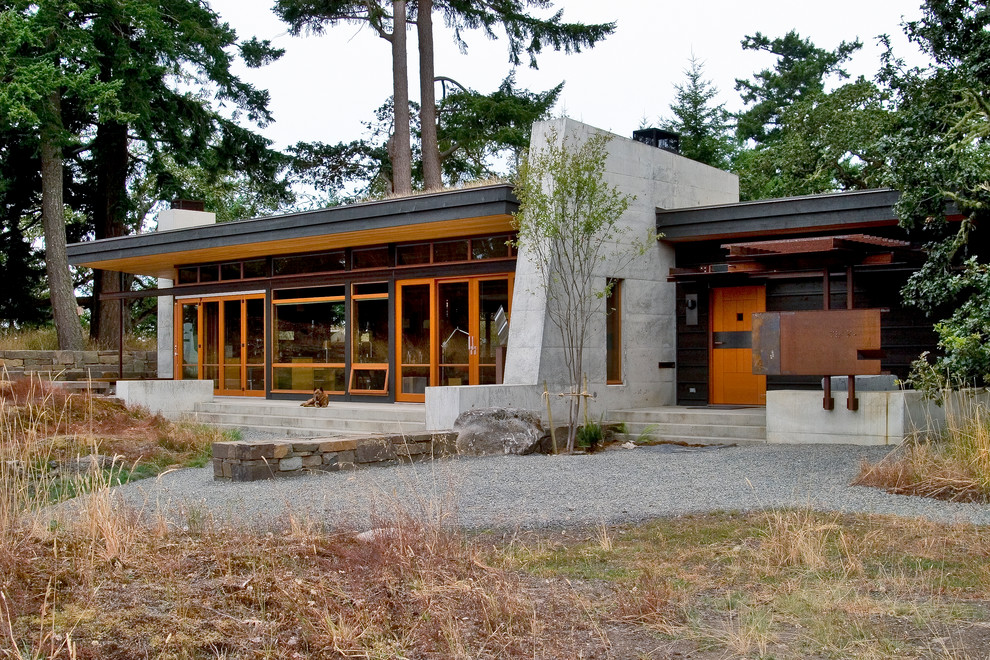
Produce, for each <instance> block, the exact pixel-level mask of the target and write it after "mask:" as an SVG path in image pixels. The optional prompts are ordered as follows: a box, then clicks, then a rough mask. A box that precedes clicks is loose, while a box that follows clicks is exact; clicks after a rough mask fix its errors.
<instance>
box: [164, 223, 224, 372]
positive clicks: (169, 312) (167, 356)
mask: <svg viewBox="0 0 990 660" xmlns="http://www.w3.org/2000/svg"><path fill="white" fill-rule="evenodd" d="M216 221H217V216H216V214H215V213H207V212H205V211H187V210H184V209H165V210H164V211H162V212H161V213H159V214H158V231H169V230H172V229H187V228H189V227H199V226H201V225H212V224H214V223H215V222H216ZM172 285H173V281H172V280H168V279H165V278H159V279H158V288H159V289H169V288H171V287H172ZM174 300H175V299H174V298H173V297H172V296H159V297H158V377H159V378H172V376H173V375H174V374H175V371H174V370H175V363H174V360H173V355H174V350H175V338H174V337H173V334H175V324H174V322H173V316H174V309H175V307H174V306H173V303H174Z"/></svg>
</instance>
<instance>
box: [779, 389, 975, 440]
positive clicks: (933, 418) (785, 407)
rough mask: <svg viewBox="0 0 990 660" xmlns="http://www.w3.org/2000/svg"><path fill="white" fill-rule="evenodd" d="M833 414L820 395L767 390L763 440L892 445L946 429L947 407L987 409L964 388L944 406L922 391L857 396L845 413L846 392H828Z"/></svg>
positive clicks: (970, 391) (860, 394) (953, 410)
mask: <svg viewBox="0 0 990 660" xmlns="http://www.w3.org/2000/svg"><path fill="white" fill-rule="evenodd" d="M833 396H834V398H835V410H824V409H823V408H822V392H820V391H797V390H772V391H769V392H767V442H768V443H788V444H807V443H817V444H836V443H839V444H853V445H895V444H900V443H901V442H903V441H904V440H905V439H907V438H909V437H912V436H914V435H917V434H919V433H934V432H938V431H939V430H940V429H941V428H942V427H943V426H944V425H945V416H946V412H945V411H946V408H948V410H949V411H950V413H952V412H959V411H963V412H964V411H965V410H966V408H967V406H971V405H974V404H981V405H987V404H988V403H990V397H988V396H987V394H986V392H984V391H976V390H966V391H963V392H954V393H952V394H950V395H949V397H947V399H946V402H945V406H944V407H943V406H939V405H938V404H936V403H935V402H933V401H931V400H929V399H926V398H925V395H924V394H922V393H921V392H917V391H914V390H896V391H891V392H857V397H858V398H859V410H857V411H855V412H854V411H850V410H847V409H846V393H845V392H833Z"/></svg>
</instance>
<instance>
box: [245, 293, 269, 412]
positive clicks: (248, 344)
mask: <svg viewBox="0 0 990 660" xmlns="http://www.w3.org/2000/svg"><path fill="white" fill-rule="evenodd" d="M245 307H246V309H245V314H246V315H247V318H246V319H245V321H244V328H245V336H244V344H245V346H244V348H245V354H244V360H245V370H246V373H245V382H244V389H245V390H247V391H248V392H250V393H252V394H257V393H261V394H264V392H265V299H264V298H248V299H247V300H246V301H245Z"/></svg>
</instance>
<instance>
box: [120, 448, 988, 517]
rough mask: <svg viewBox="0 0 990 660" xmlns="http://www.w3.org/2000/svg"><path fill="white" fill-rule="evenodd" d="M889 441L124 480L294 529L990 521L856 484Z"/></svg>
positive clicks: (140, 499)
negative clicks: (784, 512)
mask: <svg viewBox="0 0 990 660" xmlns="http://www.w3.org/2000/svg"><path fill="white" fill-rule="evenodd" d="M886 451H887V450H886V449H884V448H882V447H855V446H849V445H835V446H826V445H817V446H801V445H769V446H768V445H756V446H742V447H724V448H714V449H712V448H705V449H690V448H682V447H674V446H669V445H661V446H655V447H639V448H636V449H629V450H613V451H608V452H604V453H601V454H596V455H593V456H539V455H537V456H498V457H486V458H454V459H445V460H440V461H435V462H426V463H417V464H414V465H402V466H392V467H377V468H367V469H360V470H349V471H343V472H335V473H329V474H320V475H309V476H301V477H294V478H289V479H280V480H273V481H257V482H253V483H229V482H217V481H214V480H213V470H212V468H203V469H184V470H177V471H174V472H171V473H168V474H165V475H163V476H161V477H159V478H157V479H148V480H145V481H139V482H135V483H133V484H128V485H126V486H122V487H120V488H119V489H118V492H119V493H120V494H121V495H122V496H123V497H124V499H125V500H126V501H128V502H130V503H131V504H134V505H137V506H140V507H143V508H144V511H145V512H147V513H154V512H156V511H164V512H165V513H166V515H167V516H168V517H169V518H170V519H172V520H182V517H183V516H186V517H188V518H187V519H192V518H193V517H196V518H202V517H204V516H211V515H212V516H214V517H215V519H217V520H220V521H230V522H231V523H232V524H252V525H257V526H260V527H262V528H274V529H279V528H284V527H286V525H287V520H288V513H287V512H288V511H290V510H291V512H292V513H293V515H294V516H295V517H296V519H297V520H299V521H303V522H307V523H316V524H319V525H321V526H323V527H326V528H329V529H333V528H348V529H354V528H367V527H369V526H376V525H379V524H383V521H384V520H387V519H388V518H389V517H390V516H391V515H393V514H394V513H395V511H396V510H397V507H399V508H402V509H405V510H408V511H410V512H413V513H417V514H425V515H427V516H430V517H432V518H434V519H436V518H438V517H440V516H443V519H444V520H446V521H448V522H455V523H457V524H459V525H461V526H463V527H467V528H509V529H511V528H517V527H518V528H524V529H525V528H539V527H560V526H571V525H594V524H598V523H601V522H605V523H620V522H630V521H639V520H644V519H647V518H654V517H659V516H673V515H678V514H685V513H700V512H709V511H741V510H753V509H764V508H772V507H811V508H813V509H818V510H829V511H843V512H859V513H879V514H895V515H900V516H911V517H915V516H922V517H925V518H929V519H931V520H936V521H941V522H972V523H976V524H980V525H987V524H990V505H976V504H952V503H946V502H939V501H935V500H929V499H926V498H920V497H904V496H897V495H888V494H886V493H884V492H882V491H879V490H876V489H873V488H863V487H852V486H849V485H848V484H849V482H850V481H851V480H852V478H853V477H854V476H855V474H856V472H857V469H858V465H859V462H860V460H861V459H862V458H867V459H869V460H874V461H875V460H878V459H879V458H881V457H882V456H884V455H885V454H886Z"/></svg>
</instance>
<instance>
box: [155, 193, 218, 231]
mask: <svg viewBox="0 0 990 660" xmlns="http://www.w3.org/2000/svg"><path fill="white" fill-rule="evenodd" d="M216 221H217V215H216V213H208V212H207V211H206V204H205V202H201V201H194V200H191V199H174V200H172V203H171V205H170V208H167V209H165V210H163V211H162V212H161V213H159V214H158V231H167V230H169V229H188V228H189V227H199V226H200V225H212V224H213V223H215V222H216Z"/></svg>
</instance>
